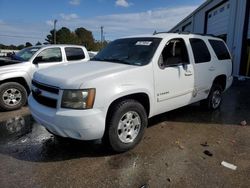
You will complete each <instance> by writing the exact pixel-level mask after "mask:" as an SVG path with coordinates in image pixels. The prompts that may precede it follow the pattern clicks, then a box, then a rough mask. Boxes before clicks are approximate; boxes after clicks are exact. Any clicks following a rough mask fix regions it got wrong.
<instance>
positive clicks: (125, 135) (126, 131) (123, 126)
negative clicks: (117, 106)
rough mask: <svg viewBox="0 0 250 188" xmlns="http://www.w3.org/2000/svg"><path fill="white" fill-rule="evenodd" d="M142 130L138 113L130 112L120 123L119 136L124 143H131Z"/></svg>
mask: <svg viewBox="0 0 250 188" xmlns="http://www.w3.org/2000/svg"><path fill="white" fill-rule="evenodd" d="M140 128H141V119H140V116H139V114H138V113H137V112H134V111H130V112H127V113H126V114H124V115H123V116H122V118H121V119H120V121H119V125H118V129H117V134H118V137H119V139H120V140H121V141H122V142H123V143H131V142H133V141H134V140H135V138H136V137H137V135H138V133H139V131H140Z"/></svg>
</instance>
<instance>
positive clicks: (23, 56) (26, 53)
mask: <svg viewBox="0 0 250 188" xmlns="http://www.w3.org/2000/svg"><path fill="white" fill-rule="evenodd" d="M40 48H41V47H30V48H24V49H22V50H21V51H19V52H18V53H16V54H15V55H14V56H13V58H14V59H16V60H19V61H29V60H30V58H31V57H32V56H33V55H34V54H35V53H36V52H37V51H38V50H39V49H40Z"/></svg>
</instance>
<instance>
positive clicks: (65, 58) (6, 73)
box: [0, 45, 90, 110]
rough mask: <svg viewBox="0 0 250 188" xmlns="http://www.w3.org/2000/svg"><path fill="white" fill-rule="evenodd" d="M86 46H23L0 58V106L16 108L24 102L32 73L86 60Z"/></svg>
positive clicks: (29, 89)
mask: <svg viewBox="0 0 250 188" xmlns="http://www.w3.org/2000/svg"><path fill="white" fill-rule="evenodd" d="M89 59H90V58H89V54H88V52H87V50H86V48H85V47H83V46H77V45H45V46H33V47H29V48H25V49H23V50H21V51H19V52H18V53H16V54H14V55H12V56H11V59H7V58H1V59H0V108H1V109H2V110H15V109H18V108H20V107H22V106H23V105H24V104H26V101H27V96H28V94H29V93H30V91H31V88H30V86H31V80H32V77H33V73H34V72H35V71H37V70H39V69H44V68H48V67H50V66H53V65H60V64H61V65H62V64H72V63H75V62H83V63H84V62H87V61H89Z"/></svg>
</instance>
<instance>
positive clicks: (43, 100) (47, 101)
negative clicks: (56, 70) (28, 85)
mask: <svg viewBox="0 0 250 188" xmlns="http://www.w3.org/2000/svg"><path fill="white" fill-rule="evenodd" d="M32 85H33V86H34V87H35V88H32V95H33V97H34V99H35V100H36V101H37V102H38V103H40V104H42V105H44V106H48V107H51V108H56V107H57V99H55V98H54V96H53V98H51V97H49V96H50V94H49V93H51V95H55V94H59V88H57V87H54V86H49V85H46V84H43V83H39V82H37V81H35V80H32ZM44 92H47V95H46V96H44V95H43V93H44ZM48 94H49V95H48Z"/></svg>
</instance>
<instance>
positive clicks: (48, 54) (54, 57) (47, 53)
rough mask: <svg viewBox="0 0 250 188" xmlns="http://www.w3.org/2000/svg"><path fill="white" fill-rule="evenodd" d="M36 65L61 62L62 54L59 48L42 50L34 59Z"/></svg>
mask: <svg viewBox="0 0 250 188" xmlns="http://www.w3.org/2000/svg"><path fill="white" fill-rule="evenodd" d="M35 61H36V62H38V63H51V62H61V61H62V53H61V49H60V48H48V49H45V50H43V51H42V52H41V53H40V54H39V55H38V56H37V57H36V58H35Z"/></svg>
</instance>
